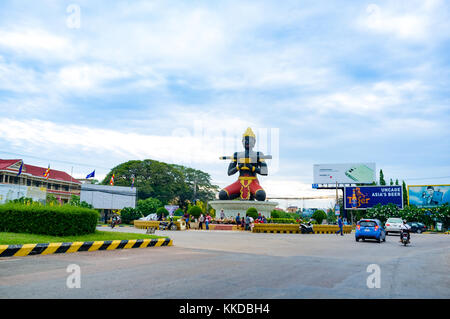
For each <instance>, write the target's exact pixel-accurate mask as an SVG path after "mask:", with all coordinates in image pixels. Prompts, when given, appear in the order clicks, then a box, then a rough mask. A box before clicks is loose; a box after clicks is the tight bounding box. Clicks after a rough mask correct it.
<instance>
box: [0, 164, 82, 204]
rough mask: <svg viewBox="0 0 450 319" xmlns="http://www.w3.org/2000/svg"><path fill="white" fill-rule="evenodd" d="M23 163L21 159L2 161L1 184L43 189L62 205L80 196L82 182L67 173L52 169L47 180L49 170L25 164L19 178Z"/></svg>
mask: <svg viewBox="0 0 450 319" xmlns="http://www.w3.org/2000/svg"><path fill="white" fill-rule="evenodd" d="M21 163H22V160H21V159H6V160H2V159H0V183H1V184H15V185H22V186H33V187H41V188H42V187H43V188H45V189H46V191H47V195H53V196H55V197H56V198H57V199H58V200H60V201H61V202H62V203H66V202H68V201H69V199H70V197H71V196H72V195H77V196H80V192H81V182H80V181H79V180H77V179H75V178H73V177H72V176H71V175H69V174H67V173H66V172H63V171H58V170H54V169H50V173H49V176H48V179H47V178H46V177H44V175H45V172H46V171H47V168H45V167H39V166H34V165H29V164H25V163H24V164H23V167H22V172H21V174H20V175H19V176H17V174H18V173H19V169H20V165H21Z"/></svg>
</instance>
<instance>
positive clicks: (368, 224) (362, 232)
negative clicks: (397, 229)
mask: <svg viewBox="0 0 450 319" xmlns="http://www.w3.org/2000/svg"><path fill="white" fill-rule="evenodd" d="M355 239H356V241H359V240H360V239H362V240H363V241H364V240H366V239H375V240H376V241H377V242H379V243H380V242H381V241H386V231H385V230H384V228H383V225H382V224H381V222H380V221H379V220H378V219H361V220H360V221H359V222H358V223H357V224H356V231H355Z"/></svg>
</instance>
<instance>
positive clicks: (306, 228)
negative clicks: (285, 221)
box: [300, 223, 314, 234]
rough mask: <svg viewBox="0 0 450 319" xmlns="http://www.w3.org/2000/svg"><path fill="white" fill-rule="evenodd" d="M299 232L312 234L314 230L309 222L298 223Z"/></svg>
mask: <svg viewBox="0 0 450 319" xmlns="http://www.w3.org/2000/svg"><path fill="white" fill-rule="evenodd" d="M300 232H301V233H302V234H309V233H311V234H314V230H313V226H312V225H311V223H308V224H303V223H302V224H300Z"/></svg>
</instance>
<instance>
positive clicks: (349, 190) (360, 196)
mask: <svg viewBox="0 0 450 319" xmlns="http://www.w3.org/2000/svg"><path fill="white" fill-rule="evenodd" d="M344 199H345V201H344V202H345V205H344V206H345V209H368V208H372V207H374V206H375V205H377V204H381V205H387V204H394V205H397V206H398V207H399V208H400V209H402V208H403V192H402V186H356V187H345V188H344Z"/></svg>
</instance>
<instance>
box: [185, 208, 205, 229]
mask: <svg viewBox="0 0 450 319" xmlns="http://www.w3.org/2000/svg"><path fill="white" fill-rule="evenodd" d="M183 219H184V221H185V222H186V228H188V229H189V228H191V226H190V223H191V222H195V221H196V220H195V217H194V216H190V215H189V213H187V212H186V213H185V214H184V215H183ZM211 221H212V217H211V215H210V214H209V213H207V214H206V215H203V213H202V214H200V216H199V218H198V228H199V229H203V225H205V229H206V230H209V224H211Z"/></svg>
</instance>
